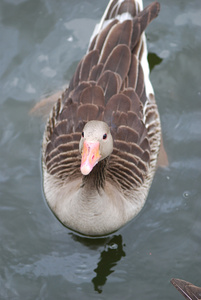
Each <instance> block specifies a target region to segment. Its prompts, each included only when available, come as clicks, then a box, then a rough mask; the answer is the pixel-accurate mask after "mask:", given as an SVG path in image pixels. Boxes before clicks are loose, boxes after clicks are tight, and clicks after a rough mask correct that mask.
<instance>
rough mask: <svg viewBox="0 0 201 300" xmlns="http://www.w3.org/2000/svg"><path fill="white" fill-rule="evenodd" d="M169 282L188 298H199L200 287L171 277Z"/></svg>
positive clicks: (196, 299) (200, 295)
mask: <svg viewBox="0 0 201 300" xmlns="http://www.w3.org/2000/svg"><path fill="white" fill-rule="evenodd" d="M170 282H171V283H172V284H173V285H174V286H175V288H176V289H177V290H178V291H179V292H180V293H181V294H182V295H183V296H184V297H185V298H186V299H188V300H200V299H201V287H198V286H195V285H193V284H192V283H190V282H188V281H185V280H182V279H177V278H172V279H171V280H170Z"/></svg>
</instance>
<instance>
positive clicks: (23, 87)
mask: <svg viewBox="0 0 201 300" xmlns="http://www.w3.org/2000/svg"><path fill="white" fill-rule="evenodd" d="M160 2H161V13H160V16H159V17H158V19H157V20H155V21H154V22H153V23H152V24H151V25H150V26H149V28H148V30H147V38H148V47H149V51H150V52H151V53H154V55H151V57H152V59H153V57H155V55H157V56H158V57H159V58H160V59H161V60H160V59H159V61H158V62H160V61H161V62H160V64H158V65H156V66H155V67H154V68H153V70H152V73H151V80H152V83H153V86H154V89H155V93H156V98H157V103H158V106H159V111H160V114H161V120H162V126H163V134H164V144H165V147H166V151H167V154H168V157H169V162H170V164H169V167H168V168H166V169H159V170H158V171H157V173H156V176H155V178H154V182H153V185H152V188H151V190H150V193H149V197H148V199H147V203H146V205H145V207H144V209H143V210H142V212H141V213H140V214H139V216H138V217H137V218H135V219H134V220H133V221H132V222H130V223H129V224H128V225H127V226H125V227H124V228H122V229H121V230H119V231H118V232H116V233H115V234H114V235H111V236H110V237H108V238H107V239H102V240H89V239H86V238H81V237H79V236H76V235H74V234H73V233H72V232H71V231H70V230H68V229H66V228H65V227H63V226H62V225H61V224H60V223H59V221H58V220H57V219H56V218H55V217H54V216H53V215H52V213H51V212H50V210H49V208H48V207H47V205H46V203H45V200H44V196H43V192H42V184H41V167H40V160H41V158H40V156H41V142H42V135H43V129H44V122H43V120H41V119H40V118H35V117H33V116H30V115H29V111H30V109H31V108H32V107H33V106H34V105H35V104H36V103H37V102H38V101H39V99H40V98H41V97H42V96H43V95H48V94H51V93H52V92H55V91H56V90H57V89H60V88H61V87H63V86H64V85H65V84H66V82H67V81H68V80H69V79H70V78H71V76H72V73H73V70H74V68H75V66H76V64H77V61H78V60H80V58H81V57H82V55H83V54H84V53H85V51H86V48H87V44H88V40H89V37H90V35H91V33H92V31H93V27H94V25H95V23H97V22H98V20H99V19H100V17H101V16H102V13H103V11H104V9H105V7H106V5H107V1H106V0H102V1H101V2H100V1H99V0H88V1H87V0H82V1H81V0H79V1H78V0H76V1H75V0H73V1H72V0H71V1H70V0H69V1H65V0H59V1H54V0H48V1H47V0H0V78H1V81H0V95H1V96H0V238H1V243H0V260H1V261H0V299H3V300H4V299H9V300H10V299H11V300H18V299H20V300H21V299H25V300H27V299H38V300H45V299H47V300H51V299H54V300H55V299H82V300H85V299H110V300H111V299H139V300H145V299H147V300H152V299H153V300H156V299H163V300H170V299H182V296H180V295H179V294H178V292H177V291H176V290H175V289H174V288H173V287H172V285H171V284H170V283H169V280H170V279H171V277H179V278H183V279H185V280H188V281H191V282H193V283H194V284H196V285H200V286H201V275H200V274H201V55H200V53H201V52H200V49H201V18H200V16H201V3H200V0H191V1H188V0H174V1H173V0H169V1H165V0H161V1H160ZM149 3H150V1H148V0H146V1H144V5H147V4H149ZM152 63H153V62H152Z"/></svg>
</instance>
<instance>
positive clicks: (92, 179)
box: [82, 157, 108, 192]
mask: <svg viewBox="0 0 201 300" xmlns="http://www.w3.org/2000/svg"><path fill="white" fill-rule="evenodd" d="M107 164H108V157H106V158H105V159H103V160H101V161H100V162H99V163H98V164H97V165H96V166H95V167H94V168H93V170H92V171H91V172H90V173H89V175H87V176H84V177H83V180H82V187H88V188H90V189H91V190H94V189H96V190H97V191H98V192H99V191H100V189H101V188H102V189H104V186H105V178H106V170H107Z"/></svg>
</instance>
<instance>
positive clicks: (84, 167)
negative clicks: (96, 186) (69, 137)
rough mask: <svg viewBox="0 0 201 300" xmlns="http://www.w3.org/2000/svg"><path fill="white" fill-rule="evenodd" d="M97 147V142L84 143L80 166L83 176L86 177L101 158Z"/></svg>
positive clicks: (98, 145)
mask: <svg viewBox="0 0 201 300" xmlns="http://www.w3.org/2000/svg"><path fill="white" fill-rule="evenodd" d="M99 147H100V144H99V142H87V141H84V145H83V150H82V161H81V166H80V170H81V173H82V174H83V175H88V174H89V173H90V172H91V171H92V169H93V167H94V166H95V165H96V164H97V163H98V161H99V159H100V157H101V156H100V153H99Z"/></svg>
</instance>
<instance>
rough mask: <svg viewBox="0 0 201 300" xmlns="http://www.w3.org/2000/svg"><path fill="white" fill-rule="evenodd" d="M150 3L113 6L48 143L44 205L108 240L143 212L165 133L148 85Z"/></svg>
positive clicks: (57, 112)
mask: <svg viewBox="0 0 201 300" xmlns="http://www.w3.org/2000/svg"><path fill="white" fill-rule="evenodd" d="M158 12H159V4H158V3H157V2H154V3H152V4H151V5H149V6H148V7H147V8H145V9H144V10H142V2H141V1H139V0H138V1H137V0H125V1H122V0H119V1H116V0H111V1H110V3H109V5H108V7H107V9H106V11H105V13H104V15H103V18H102V20H101V22H100V24H99V25H98V26H97V27H96V29H95V31H94V34H93V36H92V38H91V41H90V44H89V49H88V52H87V54H86V56H85V57H84V58H83V59H82V60H81V61H80V63H79V65H78V67H77V70H76V71H75V74H74V76H73V78H72V80H71V82H70V85H69V88H68V89H67V90H66V91H65V92H64V93H63V94H62V96H61V98H59V99H58V101H57V103H56V105H55V106H54V107H53V109H52V112H51V114H50V117H49V119H48V122H47V126H46V131H45V134H44V140H43V180H44V192H45V196H46V199H47V202H48V204H49V206H50V208H51V209H52V211H53V212H54V213H55V215H56V216H57V217H58V219H59V220H60V221H61V222H62V223H63V224H64V225H65V226H67V227H69V228H71V229H73V230H75V231H78V232H80V233H82V234H85V235H91V236H98V235H105V234H109V233H111V232H113V231H115V230H117V229H118V228H120V227H121V226H123V225H124V224H125V223H127V222H128V221H129V220H131V219H132V218H133V217H134V216H135V215H136V214H137V213H138V212H139V211H140V210H141V208H142V207H143V205H144V203H145V201H146V197H147V194H148V191H149V187H150V185H151V182H152V179H153V176H154V172H155V167H156V163H157V157H158V152H159V148H160V139H161V128H160V119H159V115H158V110H157V106H156V103H155V98H154V93H153V88H152V85H151V83H150V80H149V69H148V62H147V49H146V40H145V35H144V29H145V28H146V26H147V25H148V24H149V23H150V22H151V21H152V19H154V18H155V17H156V16H157V15H158Z"/></svg>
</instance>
